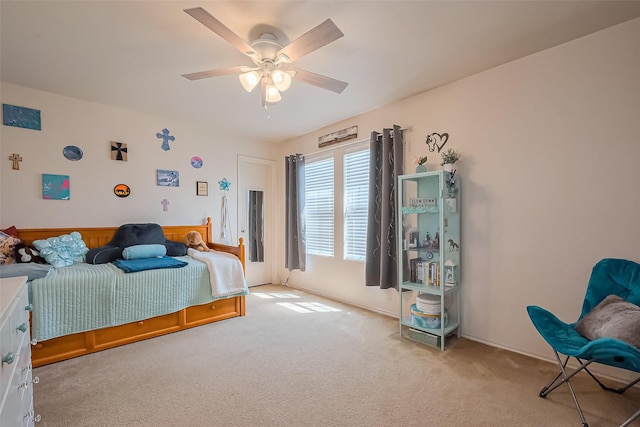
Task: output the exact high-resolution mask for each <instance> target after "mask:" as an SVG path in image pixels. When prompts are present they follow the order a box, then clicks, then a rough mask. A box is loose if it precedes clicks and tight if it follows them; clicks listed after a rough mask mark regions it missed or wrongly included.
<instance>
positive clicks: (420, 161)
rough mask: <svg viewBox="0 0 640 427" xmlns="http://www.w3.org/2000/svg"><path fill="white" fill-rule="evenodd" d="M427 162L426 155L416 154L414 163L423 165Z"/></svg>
mask: <svg viewBox="0 0 640 427" xmlns="http://www.w3.org/2000/svg"><path fill="white" fill-rule="evenodd" d="M425 163H427V156H416V165H424V164H425Z"/></svg>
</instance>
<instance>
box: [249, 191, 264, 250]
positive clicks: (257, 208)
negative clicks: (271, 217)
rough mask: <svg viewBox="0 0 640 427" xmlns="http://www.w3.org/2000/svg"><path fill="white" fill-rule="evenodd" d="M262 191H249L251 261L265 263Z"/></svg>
mask: <svg viewBox="0 0 640 427" xmlns="http://www.w3.org/2000/svg"><path fill="white" fill-rule="evenodd" d="M263 203H264V193H263V192H262V191H254V190H250V191H249V261H251V262H264V240H263V236H264V230H263V215H264V212H263Z"/></svg>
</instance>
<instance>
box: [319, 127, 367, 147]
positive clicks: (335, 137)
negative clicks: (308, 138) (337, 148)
mask: <svg viewBox="0 0 640 427" xmlns="http://www.w3.org/2000/svg"><path fill="white" fill-rule="evenodd" d="M357 137H358V126H351V127H349V128H346V129H342V130H339V131H337V132H332V133H330V134H328V135H324V136H321V137H319V138H318V148H322V147H326V146H328V145H332V144H337V143H339V142H344V141H348V140H350V139H353V138H357Z"/></svg>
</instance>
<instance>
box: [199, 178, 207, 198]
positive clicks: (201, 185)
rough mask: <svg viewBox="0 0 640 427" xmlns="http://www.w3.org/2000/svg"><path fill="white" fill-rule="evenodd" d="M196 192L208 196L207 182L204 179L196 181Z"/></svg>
mask: <svg viewBox="0 0 640 427" xmlns="http://www.w3.org/2000/svg"><path fill="white" fill-rule="evenodd" d="M196 194H197V195H198V196H208V195H209V183H208V182H206V181H196Z"/></svg>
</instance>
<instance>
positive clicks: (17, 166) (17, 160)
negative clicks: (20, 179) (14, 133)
mask: <svg viewBox="0 0 640 427" xmlns="http://www.w3.org/2000/svg"><path fill="white" fill-rule="evenodd" d="M9 160H11V161H12V162H13V164H12V165H11V169H13V170H16V171H19V170H20V162H21V161H22V157H20V154H17V153H13V154H12V155H10V156H9Z"/></svg>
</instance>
